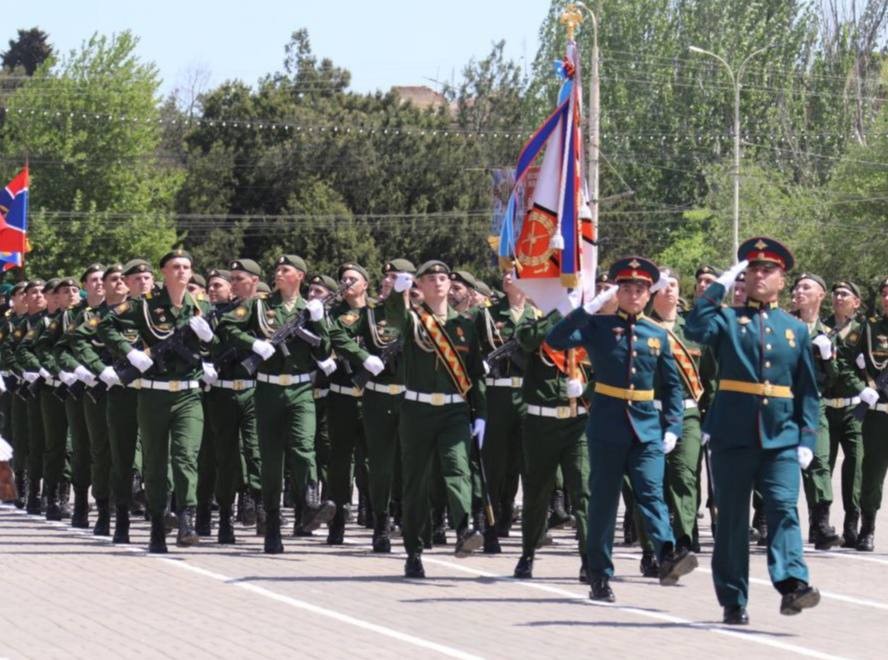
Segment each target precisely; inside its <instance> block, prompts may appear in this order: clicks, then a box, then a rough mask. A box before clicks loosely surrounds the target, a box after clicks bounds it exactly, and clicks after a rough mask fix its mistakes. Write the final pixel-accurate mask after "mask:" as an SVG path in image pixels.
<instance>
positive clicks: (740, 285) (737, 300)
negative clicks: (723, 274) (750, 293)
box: [734, 280, 746, 305]
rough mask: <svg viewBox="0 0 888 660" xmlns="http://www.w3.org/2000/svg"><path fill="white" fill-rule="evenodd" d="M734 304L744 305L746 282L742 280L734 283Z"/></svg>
mask: <svg viewBox="0 0 888 660" xmlns="http://www.w3.org/2000/svg"><path fill="white" fill-rule="evenodd" d="M734 304H735V305H745V304H746V282H744V281H742V280H741V281H739V282H734Z"/></svg>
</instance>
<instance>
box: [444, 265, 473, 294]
mask: <svg viewBox="0 0 888 660" xmlns="http://www.w3.org/2000/svg"><path fill="white" fill-rule="evenodd" d="M445 268H446V266H445ZM450 279H451V280H453V281H454V282H462V283H463V284H465V285H466V286H467V287H469V288H470V289H477V288H478V280H476V279H475V276H474V275H472V274H471V273H470V272H469V271H467V270H455V271H453V272H451V273H450Z"/></svg>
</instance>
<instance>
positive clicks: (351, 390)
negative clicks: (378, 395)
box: [330, 383, 364, 399]
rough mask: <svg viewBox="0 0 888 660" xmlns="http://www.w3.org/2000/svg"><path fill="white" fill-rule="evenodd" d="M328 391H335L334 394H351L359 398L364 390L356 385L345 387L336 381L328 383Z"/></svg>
mask: <svg viewBox="0 0 888 660" xmlns="http://www.w3.org/2000/svg"><path fill="white" fill-rule="evenodd" d="M330 391H331V392H336V394H343V395H345V396H351V397H354V398H356V399H360V398H361V397H362V396H364V391H363V390H362V389H360V388H358V387H347V386H343V385H337V384H336V383H330Z"/></svg>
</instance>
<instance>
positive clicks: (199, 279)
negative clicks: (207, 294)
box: [188, 273, 207, 289]
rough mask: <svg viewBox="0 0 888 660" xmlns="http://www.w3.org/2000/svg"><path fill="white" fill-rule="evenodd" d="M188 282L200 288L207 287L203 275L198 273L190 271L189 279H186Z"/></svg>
mask: <svg viewBox="0 0 888 660" xmlns="http://www.w3.org/2000/svg"><path fill="white" fill-rule="evenodd" d="M188 284H196V285H197V286H199V287H200V288H202V289H206V288H207V281H206V280H205V279H204V276H203V275H200V274H199V273H192V274H191V279H190V280H188Z"/></svg>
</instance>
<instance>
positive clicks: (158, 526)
mask: <svg viewBox="0 0 888 660" xmlns="http://www.w3.org/2000/svg"><path fill="white" fill-rule="evenodd" d="M166 534H167V531H166V520H165V516H164V514H162V513H155V514H153V515H152V516H151V541H150V542H149V543H148V552H150V553H152V554H166V551H167V544H166Z"/></svg>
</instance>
